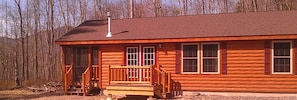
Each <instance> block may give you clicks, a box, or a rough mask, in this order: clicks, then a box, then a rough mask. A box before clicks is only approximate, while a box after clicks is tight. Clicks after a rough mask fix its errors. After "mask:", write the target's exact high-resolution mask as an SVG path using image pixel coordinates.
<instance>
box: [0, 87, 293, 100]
mask: <svg viewBox="0 0 297 100" xmlns="http://www.w3.org/2000/svg"><path fill="white" fill-rule="evenodd" d="M106 98H107V96H104V95H96V96H77V95H64V94H63V93H62V92H33V91H30V90H28V89H16V90H4V91H0V100H106ZM117 99H118V100H147V97H144V96H127V97H123V96H113V100H117ZM169 100H297V96H291V97H256V96H244V97H242V96H219V95H191V96H177V97H174V98H172V99H169Z"/></svg>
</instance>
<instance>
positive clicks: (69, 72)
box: [64, 65, 73, 92]
mask: <svg viewBox="0 0 297 100" xmlns="http://www.w3.org/2000/svg"><path fill="white" fill-rule="evenodd" d="M72 82H73V65H70V67H69V69H68V70H67V71H66V73H65V85H64V91H65V92H67V91H68V86H70V85H72Z"/></svg>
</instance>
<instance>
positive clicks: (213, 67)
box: [202, 43, 219, 73]
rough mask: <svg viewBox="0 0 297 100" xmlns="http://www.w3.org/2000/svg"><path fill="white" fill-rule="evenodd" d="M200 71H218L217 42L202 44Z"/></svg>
mask: <svg viewBox="0 0 297 100" xmlns="http://www.w3.org/2000/svg"><path fill="white" fill-rule="evenodd" d="M202 66H203V67H202V73H219V44H217V43H212V44H208V43H207V44H202Z"/></svg>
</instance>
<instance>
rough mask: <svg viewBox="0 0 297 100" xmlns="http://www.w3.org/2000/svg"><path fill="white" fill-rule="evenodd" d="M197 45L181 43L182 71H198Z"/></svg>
mask: <svg viewBox="0 0 297 100" xmlns="http://www.w3.org/2000/svg"><path fill="white" fill-rule="evenodd" d="M198 50H199V45H198V44H183V45H182V66H183V67H182V72H183V73H188V72H190V73H193V72H196V73H198V72H199V68H198V67H199V63H198V62H199V53H198Z"/></svg>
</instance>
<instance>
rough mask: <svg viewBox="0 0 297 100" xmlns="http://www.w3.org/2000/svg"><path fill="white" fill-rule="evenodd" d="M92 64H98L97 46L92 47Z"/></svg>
mask: <svg viewBox="0 0 297 100" xmlns="http://www.w3.org/2000/svg"><path fill="white" fill-rule="evenodd" d="M92 64H93V65H97V64H98V47H92Z"/></svg>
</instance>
